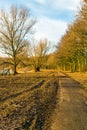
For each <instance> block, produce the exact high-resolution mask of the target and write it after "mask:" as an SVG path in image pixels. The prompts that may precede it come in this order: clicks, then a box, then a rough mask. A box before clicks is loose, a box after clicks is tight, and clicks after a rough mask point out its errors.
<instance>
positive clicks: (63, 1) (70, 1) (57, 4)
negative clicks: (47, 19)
mask: <svg viewBox="0 0 87 130" xmlns="http://www.w3.org/2000/svg"><path fill="white" fill-rule="evenodd" d="M80 1H81V0H51V3H52V6H53V7H54V8H55V9H68V10H73V11H74V10H77V7H78V6H79V5H80ZM49 2H50V1H49Z"/></svg>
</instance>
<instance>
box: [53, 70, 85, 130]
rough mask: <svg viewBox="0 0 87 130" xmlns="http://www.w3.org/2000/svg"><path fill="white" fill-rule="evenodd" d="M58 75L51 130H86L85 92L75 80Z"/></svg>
mask: <svg viewBox="0 0 87 130" xmlns="http://www.w3.org/2000/svg"><path fill="white" fill-rule="evenodd" d="M60 75H61V76H60V77H59V86H60V91H59V92H58V102H57V105H56V109H55V112H54V114H53V116H52V125H51V130H87V92H86V91H84V90H83V89H82V88H80V87H81V86H80V84H79V83H78V82H76V81H75V80H73V79H71V78H70V77H68V76H66V75H63V74H61V73H60Z"/></svg>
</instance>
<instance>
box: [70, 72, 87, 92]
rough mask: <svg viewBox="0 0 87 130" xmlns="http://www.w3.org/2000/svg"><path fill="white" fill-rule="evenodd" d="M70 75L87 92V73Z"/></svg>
mask: <svg viewBox="0 0 87 130" xmlns="http://www.w3.org/2000/svg"><path fill="white" fill-rule="evenodd" d="M68 75H70V76H71V77H72V78H73V79H75V80H76V81H78V82H80V83H81V85H82V87H83V88H85V89H86V90H87V72H75V73H68Z"/></svg>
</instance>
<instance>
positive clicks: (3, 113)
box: [0, 70, 87, 130]
mask: <svg viewBox="0 0 87 130" xmlns="http://www.w3.org/2000/svg"><path fill="white" fill-rule="evenodd" d="M67 74H68V75H69V76H68V75H67ZM67 74H66V73H60V72H58V71H54V70H52V71H43V72H38V73H34V72H29V73H27V74H18V75H16V76H11V75H10V76H0V122H1V123H0V130H87V91H86V89H83V88H84V87H82V86H84V83H85V84H86V81H87V78H86V76H85V75H86V74H84V76H82V78H81V76H80V74H79V77H80V80H78V79H79V78H78V76H76V75H74V74H71V73H67ZM73 75H74V76H73ZM77 75H78V74H77ZM75 80H76V81H75ZM77 81H80V83H79V82H77ZM83 81H85V82H83Z"/></svg>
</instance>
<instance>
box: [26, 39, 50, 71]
mask: <svg viewBox="0 0 87 130" xmlns="http://www.w3.org/2000/svg"><path fill="white" fill-rule="evenodd" d="M49 49H50V47H49V45H48V42H47V40H40V41H39V42H38V44H30V45H29V49H28V55H29V57H30V59H31V64H32V65H33V67H34V70H35V71H36V72H37V71H40V69H41V67H42V66H43V65H44V63H45V62H46V60H47V54H48V52H49Z"/></svg>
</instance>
